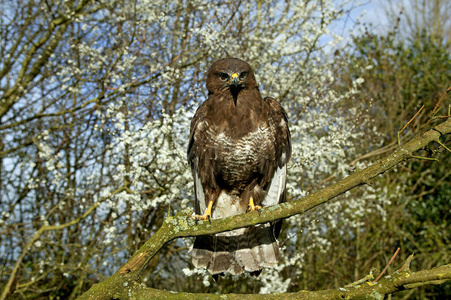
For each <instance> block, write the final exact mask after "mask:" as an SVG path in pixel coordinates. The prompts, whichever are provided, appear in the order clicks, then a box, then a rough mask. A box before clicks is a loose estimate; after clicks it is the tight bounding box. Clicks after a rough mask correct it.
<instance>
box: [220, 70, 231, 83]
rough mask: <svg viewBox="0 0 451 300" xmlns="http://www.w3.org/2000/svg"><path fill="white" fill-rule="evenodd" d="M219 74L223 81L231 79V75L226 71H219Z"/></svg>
mask: <svg viewBox="0 0 451 300" xmlns="http://www.w3.org/2000/svg"><path fill="white" fill-rule="evenodd" d="M218 76H219V78H220V79H221V80H222V81H226V80H227V79H229V75H227V74H226V73H222V72H221V73H218Z"/></svg>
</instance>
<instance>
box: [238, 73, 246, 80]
mask: <svg viewBox="0 0 451 300" xmlns="http://www.w3.org/2000/svg"><path fill="white" fill-rule="evenodd" d="M246 76H247V72H241V73H240V79H241V80H243V79H244V78H246Z"/></svg>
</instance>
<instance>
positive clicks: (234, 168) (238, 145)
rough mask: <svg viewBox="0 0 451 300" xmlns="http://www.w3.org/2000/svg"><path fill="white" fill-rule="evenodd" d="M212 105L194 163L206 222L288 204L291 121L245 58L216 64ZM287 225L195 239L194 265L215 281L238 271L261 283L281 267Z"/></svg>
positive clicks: (204, 107)
mask: <svg viewBox="0 0 451 300" xmlns="http://www.w3.org/2000/svg"><path fill="white" fill-rule="evenodd" d="M207 89H208V99H207V100H206V101H205V102H204V103H202V104H201V106H200V107H199V108H198V109H197V111H196V114H195V115H194V117H193V119H192V122H191V129H190V138H189V146H188V161H189V163H190V165H191V169H192V173H193V178H194V188H195V197H196V201H195V213H196V215H195V216H194V218H195V219H196V222H197V221H198V220H210V219H211V218H212V219H217V218H224V217H229V216H232V215H237V214H242V213H247V212H248V211H253V210H257V211H259V212H260V210H261V208H262V207H265V206H271V205H275V204H277V203H281V202H284V201H285V198H286V188H285V181H286V174H287V162H288V161H289V159H290V156H291V137H290V131H289V129H288V120H287V115H286V113H285V111H284V109H283V108H282V107H281V106H280V104H279V103H278V102H277V101H276V100H275V99H273V98H270V97H266V98H262V96H261V95H260V91H259V89H258V86H257V82H256V79H255V76H254V72H253V70H252V68H251V66H250V65H249V64H248V63H246V62H245V61H243V60H240V59H237V58H225V59H221V60H218V61H216V62H214V63H213V64H212V66H211V67H210V69H209V70H208V73H207ZM281 222H282V221H281V220H276V221H274V222H270V223H266V224H259V225H256V226H252V227H249V228H241V229H236V230H232V231H229V232H223V233H219V234H215V235H205V236H198V237H196V239H195V242H194V246H193V251H192V262H193V265H194V266H195V267H197V268H206V269H207V270H208V271H209V272H210V273H211V274H212V275H213V278H214V279H215V280H217V279H218V275H224V273H225V272H230V273H231V274H232V275H237V274H241V273H244V272H245V271H246V272H250V273H251V275H255V276H258V275H259V274H260V272H261V270H262V268H263V267H268V266H274V265H276V264H277V263H278V261H279V246H278V244H277V240H276V238H277V237H278V235H279V233H280V228H281Z"/></svg>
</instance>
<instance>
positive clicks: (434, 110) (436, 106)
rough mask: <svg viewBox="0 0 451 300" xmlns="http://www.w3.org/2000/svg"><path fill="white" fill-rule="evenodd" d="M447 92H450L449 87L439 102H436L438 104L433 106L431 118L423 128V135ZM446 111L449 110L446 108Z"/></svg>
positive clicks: (450, 88)
mask: <svg viewBox="0 0 451 300" xmlns="http://www.w3.org/2000/svg"><path fill="white" fill-rule="evenodd" d="M449 92H451V86H450V87H449V88H448V89H447V90H446V92H445V93H444V94H443V96H442V97H441V98H440V100H438V102H437V103H436V104H435V107H434V109H433V110H432V113H431V117H430V118H429V120H428V122H427V123H426V126H425V127H424V131H423V133H424V132H425V131H426V130H427V128H428V127H429V123H431V121H432V119H433V117H434V115H435V112H436V111H437V109H438V107H439V106H440V103H441V102H442V100H443V99H444V98H445V96H446V95H447V94H448V93H449ZM448 110H449V108H448Z"/></svg>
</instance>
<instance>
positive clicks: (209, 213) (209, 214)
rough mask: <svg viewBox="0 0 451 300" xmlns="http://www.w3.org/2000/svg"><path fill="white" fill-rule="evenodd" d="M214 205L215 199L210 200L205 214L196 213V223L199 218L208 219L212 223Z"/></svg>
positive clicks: (194, 217)
mask: <svg viewBox="0 0 451 300" xmlns="http://www.w3.org/2000/svg"><path fill="white" fill-rule="evenodd" d="M212 207H213V201H210V202H208V206H207V209H206V210H205V213H204V214H203V215H194V216H193V219H194V220H195V221H196V224H197V222H198V221H199V220H208V222H210V223H211V208H212Z"/></svg>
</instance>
